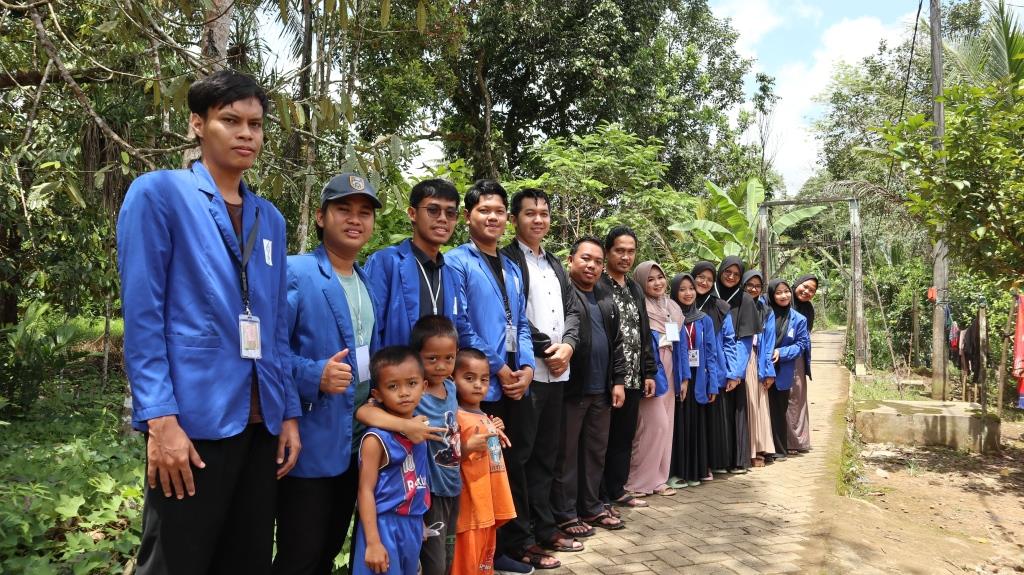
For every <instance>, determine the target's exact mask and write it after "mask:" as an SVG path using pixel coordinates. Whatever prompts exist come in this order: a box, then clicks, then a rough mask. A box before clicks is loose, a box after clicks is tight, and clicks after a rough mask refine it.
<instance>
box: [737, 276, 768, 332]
mask: <svg viewBox="0 0 1024 575" xmlns="http://www.w3.org/2000/svg"><path fill="white" fill-rule="evenodd" d="M753 278H760V280H761V294H762V295H764V274H762V273H761V270H749V271H748V272H747V273H745V274H743V279H741V280H740V285H741V286H743V291H746V285H747V282H748V281H750V280H751V279H753ZM750 299H753V300H754V307H756V308H757V315H758V316H759V317H760V318H761V325H762V326H764V322H765V320H767V319H768V314H770V313H771V311H772V309H771V308H770V307H768V306H767V305H765V303H764V300H762V299H761V298H757V299H754V298H753V297H751V298H750Z"/></svg>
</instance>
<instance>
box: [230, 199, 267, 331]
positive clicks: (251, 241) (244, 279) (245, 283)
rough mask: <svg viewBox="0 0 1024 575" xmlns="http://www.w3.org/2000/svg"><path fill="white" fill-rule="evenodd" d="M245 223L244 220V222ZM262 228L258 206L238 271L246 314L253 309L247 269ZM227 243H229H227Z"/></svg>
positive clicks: (246, 237)
mask: <svg viewBox="0 0 1024 575" xmlns="http://www.w3.org/2000/svg"><path fill="white" fill-rule="evenodd" d="M243 223H244V222H243ZM259 228H260V209H259V207H257V208H256V221H254V222H253V224H252V227H251V228H249V233H248V235H246V236H245V247H244V248H242V261H241V262H239V263H241V266H240V271H239V272H238V275H239V280H240V283H241V285H242V307H244V308H245V315H252V311H251V309H250V308H249V272H248V271H247V270H246V269H245V268H246V265H247V264H248V263H249V258H251V257H252V249H253V246H255V245H256V235H257V233H258V232H259ZM225 245H227V244H225ZM228 252H230V253H231V255H235V252H234V251H233V250H232V249H231V248H230V247H228ZM236 259H237V258H236Z"/></svg>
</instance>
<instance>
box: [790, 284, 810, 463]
mask: <svg viewBox="0 0 1024 575" xmlns="http://www.w3.org/2000/svg"><path fill="white" fill-rule="evenodd" d="M793 286H794V287H793V308H794V309H795V310H796V311H798V312H800V314H801V315H803V316H804V317H806V318H807V333H808V334H810V333H811V330H812V329H814V304H813V303H811V300H812V299H813V298H814V294H815V293H817V291H818V277H817V276H815V275H814V274H805V275H802V276H800V277H798V278H796V281H795V282H793ZM810 378H811V342H810V339H809V338H808V340H807V353H805V354H804V360H803V361H802V362H800V365H798V366H797V371H796V376H795V377H794V378H793V389H791V390H790V392H789V410H788V412H787V414H786V420H787V421H789V437H788V439H787V441H786V443H787V445H786V448H787V449H789V451H790V452H793V451H796V452H798V453H807V452H808V451H810V449H811V416H810V413H809V412H808V411H807V380H808V379H810Z"/></svg>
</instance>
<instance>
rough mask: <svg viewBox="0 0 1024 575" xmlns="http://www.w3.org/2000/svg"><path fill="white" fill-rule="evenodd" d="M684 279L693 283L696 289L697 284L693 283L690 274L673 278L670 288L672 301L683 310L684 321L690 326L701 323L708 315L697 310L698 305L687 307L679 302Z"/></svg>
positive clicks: (693, 304)
mask: <svg viewBox="0 0 1024 575" xmlns="http://www.w3.org/2000/svg"><path fill="white" fill-rule="evenodd" d="M684 279H688V280H690V283H692V284H693V286H694V289H696V287H697V282H695V281H693V276H691V275H690V274H685V273H683V274H676V275H675V276H674V277H673V278H672V281H671V282H670V283H669V287H670V289H671V290H672V301H674V302H676V303H677V304H679V308H680V309H682V310H683V321H684V322H686V325H690V324H691V323H693V322H695V321H699V320H700V319H701V318H703V317H704V316H705V315H707V314H705V313H704V312H702V311H700V310H699V309H698V308H697V304H696V303H691V304H690V305H686V304H684V303H683V302H681V301H679V288H680V287H682V285H683V280H684Z"/></svg>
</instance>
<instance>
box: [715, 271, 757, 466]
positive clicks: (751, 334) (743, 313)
mask: <svg viewBox="0 0 1024 575" xmlns="http://www.w3.org/2000/svg"><path fill="white" fill-rule="evenodd" d="M744 268H745V266H744V265H743V260H742V259H740V258H739V257H738V256H728V257H727V258H725V259H724V260H722V263H721V264H720V265H719V266H718V277H717V281H716V283H715V294H716V295H717V296H718V299H719V300H721V301H723V302H725V303H727V304H728V305H729V316H730V317H731V318H732V325H733V329H734V331H735V342H736V344H735V346H734V347H733V353H732V358H731V359H732V361H731V362H730V364H729V373H728V374H727V376H726V380H727V382H728V384H727V386H726V391H725V395H726V397H727V398H728V401H727V402H726V405H727V406H728V408H729V412H728V415H729V420H730V421H731V422H732V426H733V434H732V443H730V444H729V472H730V473H746V472H747V469H749V468H750V465H751V457H750V449H751V448H750V425H749V424H748V422H747V418H748V416H747V411H748V406H747V403H748V402H747V385H746V382H745V381H744V380H745V379H746V376H747V364H748V363H749V362H750V361H751V360H752V359H753V354H752V353H751V351H752V350H753V347H754V338H756V337H757V335H758V334H759V333H761V321H760V317H759V316H758V313H757V306H756V305H755V304H754V300H753V298H751V297H750V296H749V295H748V294H747V293H746V292H745V291H743V284H742V283H741V282H740V279H741V278H742V277H743V272H744ZM756 382H757V380H756V379H755V380H753V381H752V382H751V383H752V384H756Z"/></svg>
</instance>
